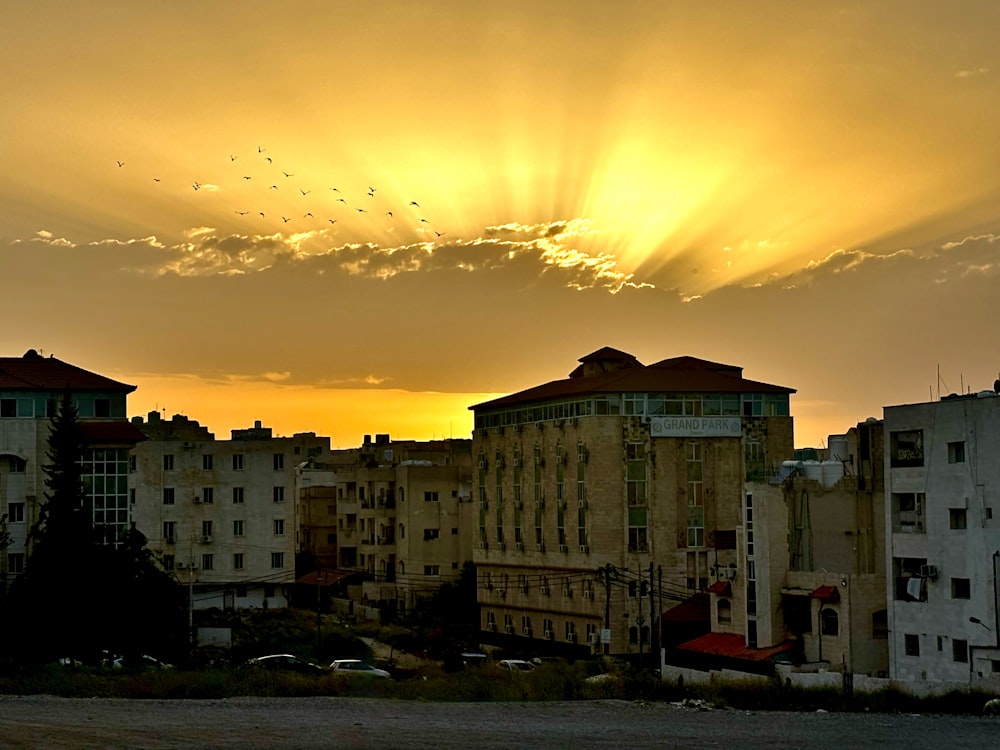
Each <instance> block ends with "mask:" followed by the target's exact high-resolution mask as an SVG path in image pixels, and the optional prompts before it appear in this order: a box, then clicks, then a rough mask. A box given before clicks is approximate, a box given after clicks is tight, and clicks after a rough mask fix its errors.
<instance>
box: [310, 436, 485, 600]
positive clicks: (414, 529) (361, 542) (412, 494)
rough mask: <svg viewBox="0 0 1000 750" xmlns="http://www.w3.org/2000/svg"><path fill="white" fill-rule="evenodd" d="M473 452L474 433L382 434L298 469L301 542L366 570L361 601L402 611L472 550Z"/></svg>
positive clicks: (326, 563)
mask: <svg viewBox="0 0 1000 750" xmlns="http://www.w3.org/2000/svg"><path fill="white" fill-rule="evenodd" d="M471 455H472V454H471V441H469V440H433V441H426V442H423V441H413V440H390V438H389V435H385V434H381V435H375V439H374V441H373V440H372V439H371V436H370V435H366V436H365V439H364V443H363V444H362V445H361V447H360V448H352V449H347V450H336V451H332V452H331V453H330V454H329V455H323V456H318V457H316V458H315V459H314V460H312V461H310V462H309V463H308V464H306V465H304V466H301V467H299V469H298V472H297V475H298V493H297V495H298V502H299V517H300V519H301V527H302V550H301V551H302V552H303V553H305V555H307V556H309V557H311V558H312V559H313V560H314V561H315V564H316V566H317V567H318V568H319V569H326V570H330V569H337V570H338V571H340V573H342V574H347V573H350V572H357V571H360V572H362V573H363V574H364V582H363V584H362V586H361V588H360V594H359V596H360V597H361V598H362V600H363V601H365V602H366V603H368V604H370V605H372V606H375V605H379V606H382V607H389V608H391V609H395V610H396V611H397V612H399V613H400V615H402V616H405V614H406V612H407V610H409V609H410V608H412V607H413V606H414V604H415V602H416V600H418V599H419V598H421V597H422V596H427V595H430V594H432V593H433V592H434V591H436V590H437V589H438V588H439V587H440V586H441V584H442V583H448V582H454V581H455V580H457V578H458V576H459V574H460V572H461V568H462V565H463V564H464V563H465V562H467V561H471V559H472V530H471V523H472V521H473V516H472V506H471V502H470V501H471V482H472V458H471ZM333 579H334V576H331V575H328V576H327V577H326V578H325V579H324V580H327V581H330V580H333Z"/></svg>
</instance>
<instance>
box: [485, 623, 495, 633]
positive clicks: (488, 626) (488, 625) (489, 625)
mask: <svg viewBox="0 0 1000 750" xmlns="http://www.w3.org/2000/svg"><path fill="white" fill-rule="evenodd" d="M486 629H487V630H488V631H490V632H491V633H495V632H497V624H496V623H495V622H488V623H486Z"/></svg>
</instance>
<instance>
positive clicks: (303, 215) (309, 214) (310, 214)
mask: <svg viewBox="0 0 1000 750" xmlns="http://www.w3.org/2000/svg"><path fill="white" fill-rule="evenodd" d="M307 216H308V217H309V218H310V219H311V218H312V217H313V215H312V213H311V212H309V211H306V212H305V213H304V214H302V218H303V219H304V218H306V217H307Z"/></svg>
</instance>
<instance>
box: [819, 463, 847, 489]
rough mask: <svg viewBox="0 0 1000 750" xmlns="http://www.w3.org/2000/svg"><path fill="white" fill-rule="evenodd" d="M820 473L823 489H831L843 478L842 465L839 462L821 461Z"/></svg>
mask: <svg viewBox="0 0 1000 750" xmlns="http://www.w3.org/2000/svg"><path fill="white" fill-rule="evenodd" d="M820 473H821V475H822V480H821V481H822V482H823V486H824V487H833V485H835V484H836V483H837V482H839V481H840V479H841V478H842V477H843V476H844V464H843V463H841V462H840V461H832V460H831V461H823V462H822V463H821V464H820Z"/></svg>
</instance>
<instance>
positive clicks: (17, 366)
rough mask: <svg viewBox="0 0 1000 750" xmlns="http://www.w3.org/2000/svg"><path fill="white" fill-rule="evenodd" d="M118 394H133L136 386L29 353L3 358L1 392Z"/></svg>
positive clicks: (0, 372)
mask: <svg viewBox="0 0 1000 750" xmlns="http://www.w3.org/2000/svg"><path fill="white" fill-rule="evenodd" d="M66 389H69V390H71V391H116V392H118V393H131V392H132V391H134V390H135V389H136V387H135V386H134V385H127V384H125V383H119V382H118V381H117V380H112V379H111V378H106V377H104V376H103V375H98V374H97V373H95V372H90V371H89V370H84V369H83V368H81V367H77V366H76V365H71V364H69V363H68V362H63V361H62V360H59V359H56V358H55V357H53V356H52V355H49V356H48V357H43V356H42V355H41V354H39V353H38V352H37V351H35V350H34V349H29V350H28V351H27V352H25V353H24V356H23V357H0V391H63V390H66Z"/></svg>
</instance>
